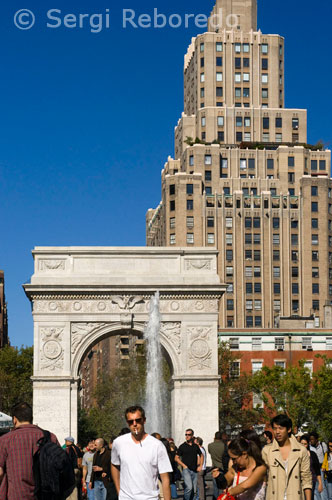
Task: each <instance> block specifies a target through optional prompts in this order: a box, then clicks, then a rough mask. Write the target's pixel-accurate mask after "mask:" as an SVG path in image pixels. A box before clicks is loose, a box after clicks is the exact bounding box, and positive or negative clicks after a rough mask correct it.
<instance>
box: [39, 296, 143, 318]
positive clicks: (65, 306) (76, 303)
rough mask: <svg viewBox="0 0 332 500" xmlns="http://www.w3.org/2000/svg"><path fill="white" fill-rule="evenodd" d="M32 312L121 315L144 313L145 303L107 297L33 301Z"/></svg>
mask: <svg viewBox="0 0 332 500" xmlns="http://www.w3.org/2000/svg"><path fill="white" fill-rule="evenodd" d="M33 310H34V312H36V313H42V314H43V313H45V314H47V313H55V312H57V313H62V312H64V313H73V314H75V313H78V314H82V313H92V314H98V313H121V312H124V311H129V310H132V311H135V312H146V310H145V302H144V299H142V298H141V297H138V296H137V297H128V298H127V297H119V296H115V297H114V298H112V297H109V298H108V299H107V300H98V298H96V299H95V300H86V299H81V298H77V299H75V300H72V299H69V300H58V299H53V300H34V303H33Z"/></svg>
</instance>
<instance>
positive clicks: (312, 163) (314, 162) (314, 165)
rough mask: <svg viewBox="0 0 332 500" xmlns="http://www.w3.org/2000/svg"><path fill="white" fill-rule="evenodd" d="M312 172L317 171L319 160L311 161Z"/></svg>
mask: <svg viewBox="0 0 332 500" xmlns="http://www.w3.org/2000/svg"><path fill="white" fill-rule="evenodd" d="M311 170H317V160H311Z"/></svg>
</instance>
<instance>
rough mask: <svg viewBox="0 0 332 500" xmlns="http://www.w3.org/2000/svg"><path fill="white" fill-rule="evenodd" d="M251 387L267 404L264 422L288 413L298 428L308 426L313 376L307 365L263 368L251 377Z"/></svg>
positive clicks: (300, 363) (302, 363)
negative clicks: (305, 424) (273, 416)
mask: <svg viewBox="0 0 332 500" xmlns="http://www.w3.org/2000/svg"><path fill="white" fill-rule="evenodd" d="M250 384H251V387H252V390H253V391H254V392H255V393H256V394H259V395H260V397H261V398H262V399H263V401H264V403H265V409H264V418H265V420H269V419H270V417H271V416H272V415H275V414H276V413H286V414H287V415H289V416H290V417H291V418H292V420H293V423H294V425H295V426H297V427H301V426H302V425H303V424H304V423H306V422H308V419H309V414H310V413H309V411H310V404H309V400H310V388H311V376H310V372H309V370H308V369H307V368H305V367H304V361H300V362H299V364H298V366H290V367H289V368H287V369H286V370H284V369H283V368H281V367H278V366H273V367H272V368H270V367H267V366H264V367H263V368H262V370H260V371H259V372H257V373H255V374H254V375H253V376H252V378H251V381H250Z"/></svg>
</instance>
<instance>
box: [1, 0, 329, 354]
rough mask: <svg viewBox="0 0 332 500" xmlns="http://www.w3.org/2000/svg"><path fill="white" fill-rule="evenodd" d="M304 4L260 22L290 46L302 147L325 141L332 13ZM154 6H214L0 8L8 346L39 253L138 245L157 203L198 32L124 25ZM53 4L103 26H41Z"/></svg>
mask: <svg viewBox="0 0 332 500" xmlns="http://www.w3.org/2000/svg"><path fill="white" fill-rule="evenodd" d="M312 5H313V4H312V2H311V1H309V0H304V1H302V2H295V1H293V2H289V0H288V1H286V0H279V1H278V3H276V2H275V0H264V2H259V27H260V28H261V30H262V31H263V32H265V33H280V34H281V35H283V36H285V38H286V48H285V50H286V106H287V107H298V108H308V125H309V126H308V140H309V142H311V143H315V142H317V141H318V140H319V139H323V140H324V141H325V142H326V143H329V142H330V141H331V135H332V134H331V126H330V122H331V116H332V109H331V108H332V104H331V102H332V100H331V79H332V72H331V63H330V61H331V58H330V49H328V47H330V46H331V27H330V19H331V14H332V7H331V3H330V0H323V1H322V2H320V3H319V4H318V3H317V4H316V5H318V6H319V9H318V8H317V9H315V11H313V10H312ZM155 7H156V8H157V9H158V12H160V13H164V14H166V15H168V16H169V15H170V14H173V13H177V14H180V15H181V16H183V17H184V15H185V13H194V14H199V13H203V14H209V12H210V11H211V9H212V7H213V0H201V1H199V0H191V1H190V2H189V1H188V2H187V1H185V0H182V2H178V1H175V0H168V1H167V2H166V1H165V0H159V2H153V1H152V0H127V1H126V2H123V1H121V0H120V1H119V2H110V1H109V2H107V1H106V0H95V1H93V2H92V1H87V0H83V1H81V2H79V3H78V2H73V1H72V0H67V1H61V0H52V2H50V1H49V0H45V1H43V2H42V1H39V0H38V1H37V0H24V1H23V0H20V1H16V0H14V1H12V2H6V3H5V2H2V5H1V7H0V19H1V20H0V23H1V24H0V25H1V29H0V67H1V78H0V128H1V132H0V213H1V237H0V269H4V271H5V277H6V296H7V302H8V311H9V335H10V340H11V343H12V345H21V344H25V345H31V344H32V341H33V335H32V318H31V310H30V304H29V301H28V300H27V299H26V297H25V295H24V292H23V290H22V287H21V285H22V283H24V282H27V281H28V280H29V278H30V276H31V274H32V272H33V260H32V257H31V252H30V251H31V249H32V248H33V247H34V246H36V245H145V212H146V210H147V209H148V208H149V207H155V206H156V205H157V204H158V203H159V200H160V171H161V168H162V167H163V165H164V162H165V161H166V160H167V157H168V155H170V154H171V155H172V154H173V146H174V144H173V131H174V126H175V124H176V123H177V120H178V118H179V116H180V114H181V112H182V110H183V104H182V102H183V78H182V74H183V56H184V53H185V51H186V49H187V46H188V44H189V43H190V39H191V37H192V36H194V35H195V34H197V33H198V32H202V31H204V30H199V29H197V28H196V27H195V26H194V24H193V23H191V24H190V25H189V28H188V29H185V28H179V29H172V28H168V29H166V28H165V29H143V28H138V29H134V28H132V27H128V28H127V29H123V28H122V13H123V9H133V10H135V12H136V13H137V15H139V14H143V13H148V14H152V13H153V9H154V8H155ZM23 8H24V9H29V10H31V11H32V12H33V13H34V15H35V25H34V26H33V28H31V29H30V30H19V29H18V28H17V27H15V25H14V22H13V18H14V14H15V13H16V12H17V11H18V10H20V9H23ZM49 9H58V10H60V11H61V14H57V16H58V17H61V20H62V22H63V18H64V15H65V14H70V13H72V14H75V15H78V14H79V13H88V14H90V15H91V14H95V13H98V14H103V22H104V24H103V26H104V29H103V30H102V31H101V32H100V33H92V32H91V27H90V24H89V23H86V24H85V25H84V27H83V28H72V29H69V28H66V27H64V26H63V25H62V26H61V27H59V28H53V29H51V28H47V27H46V22H47V12H48V10H49ZM106 9H108V11H107V10H106ZM107 12H109V16H110V28H109V29H107V28H106V27H105V20H106V17H105V16H106V13H107ZM135 19H136V18H135ZM26 20H27V18H23V21H26ZM49 22H50V23H53V24H54V23H55V21H50V20H49ZM128 227H130V229H129V230H128Z"/></svg>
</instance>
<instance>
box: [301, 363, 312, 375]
mask: <svg viewBox="0 0 332 500" xmlns="http://www.w3.org/2000/svg"><path fill="white" fill-rule="evenodd" d="M303 367H304V368H306V369H307V370H308V371H309V373H310V376H312V372H313V361H305V362H304V363H303Z"/></svg>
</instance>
